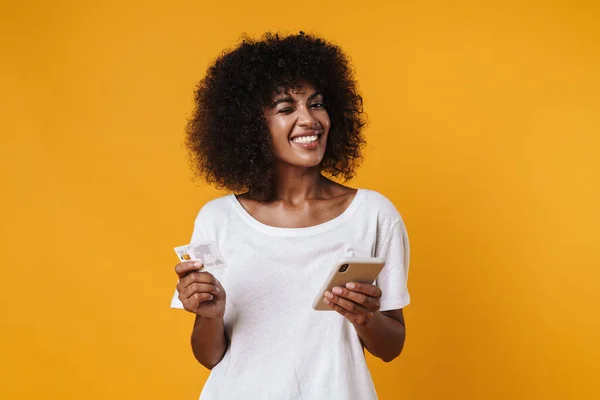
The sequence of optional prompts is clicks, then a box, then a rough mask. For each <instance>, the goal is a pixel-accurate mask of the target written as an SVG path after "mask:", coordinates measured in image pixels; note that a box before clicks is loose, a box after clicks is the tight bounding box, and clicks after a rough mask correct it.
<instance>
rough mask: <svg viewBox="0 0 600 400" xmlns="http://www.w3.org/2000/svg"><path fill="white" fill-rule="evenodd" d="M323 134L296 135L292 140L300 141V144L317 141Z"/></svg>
mask: <svg viewBox="0 0 600 400" xmlns="http://www.w3.org/2000/svg"><path fill="white" fill-rule="evenodd" d="M321 135H322V133H316V134H314V135H302V136H296V137H294V138H292V139H291V140H292V142H294V143H298V144H305V143H315V142H317V141H318V140H319V138H320V137H321Z"/></svg>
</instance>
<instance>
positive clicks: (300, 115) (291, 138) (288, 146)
mask: <svg viewBox="0 0 600 400" xmlns="http://www.w3.org/2000/svg"><path fill="white" fill-rule="evenodd" d="M278 92H279V94H278V95H277V96H276V97H275V101H274V102H273V104H272V105H271V107H269V108H267V109H266V110H265V120H266V122H267V125H268V126H269V128H270V131H271V137H272V140H273V148H274V154H275V157H276V158H277V159H278V161H280V162H283V163H287V164H291V165H294V164H297V165H303V166H305V167H316V166H318V165H319V164H320V163H321V161H322V160H323V156H324V155H325V149H326V146H325V144H326V143H327V135H328V133H329V128H330V126H331V121H330V119H329V114H327V110H326V109H325V105H324V104H323V95H322V94H321V93H320V92H318V91H317V90H316V89H315V88H314V87H313V86H312V85H311V84H310V83H308V82H300V83H299V84H298V86H296V87H295V88H293V89H292V90H285V88H280V89H279V90H278ZM309 150H313V151H309Z"/></svg>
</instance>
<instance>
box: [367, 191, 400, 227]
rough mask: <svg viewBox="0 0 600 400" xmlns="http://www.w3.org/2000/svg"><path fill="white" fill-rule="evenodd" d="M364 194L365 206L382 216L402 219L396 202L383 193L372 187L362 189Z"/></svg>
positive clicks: (396, 219)
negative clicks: (371, 188)
mask: <svg viewBox="0 0 600 400" xmlns="http://www.w3.org/2000/svg"><path fill="white" fill-rule="evenodd" d="M361 192H362V196H363V207H365V208H366V209H369V210H371V211H373V212H375V213H377V215H378V216H380V217H381V218H386V219H387V218H389V219H391V220H395V221H398V220H401V219H402V218H401V217H400V213H399V212H398V209H397V208H396V206H395V205H394V203H393V202H392V201H391V200H390V199H388V198H387V197H386V196H384V195H383V194H381V193H379V192H377V191H375V190H370V189H361Z"/></svg>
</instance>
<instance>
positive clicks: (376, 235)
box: [172, 32, 410, 400]
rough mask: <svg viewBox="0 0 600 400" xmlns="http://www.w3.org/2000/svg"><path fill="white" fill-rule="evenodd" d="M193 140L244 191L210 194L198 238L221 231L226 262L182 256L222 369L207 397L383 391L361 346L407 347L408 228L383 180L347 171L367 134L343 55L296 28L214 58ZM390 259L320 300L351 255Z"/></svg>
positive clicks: (211, 172)
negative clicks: (362, 179) (370, 184)
mask: <svg viewBox="0 0 600 400" xmlns="http://www.w3.org/2000/svg"><path fill="white" fill-rule="evenodd" d="M195 100H196V108H195V114H194V116H193V118H192V119H191V120H190V123H189V125H188V136H187V139H188V140H187V145H188V148H189V149H190V151H191V154H192V155H193V160H194V162H195V165H196V166H197V168H198V171H199V173H200V174H201V175H202V176H203V177H204V178H205V179H207V180H208V182H210V183H213V184H216V185H217V186H218V187H221V188H226V189H228V190H230V191H232V192H233V193H243V194H239V195H233V194H232V195H229V196H225V197H222V198H218V199H216V200H213V201H211V202H209V203H208V204H206V205H205V206H204V207H203V208H202V209H201V210H200V212H199V214H198V217H197V218H196V222H195V227H194V232H193V235H192V243H194V242H207V241H212V242H216V243H217V245H218V247H219V249H220V250H221V252H222V254H223V256H224V258H225V262H226V267H225V268H222V269H219V270H215V271H214V274H211V273H209V272H198V271H197V270H198V268H199V267H200V264H198V263H196V262H193V261H188V262H182V263H180V264H177V266H176V267H175V271H176V273H177V275H178V276H179V283H178V285H177V292H176V294H175V297H174V300H173V304H172V306H173V307H178V308H184V309H185V310H187V311H189V312H191V313H194V314H195V315H196V319H195V323H194V328H193V331H192V339H191V340H192V349H193V352H194V355H195V357H196V358H197V359H198V361H199V362H200V363H201V364H202V365H204V366H205V367H207V368H209V369H211V370H212V371H211V374H210V377H209V378H208V380H207V382H206V385H205V386H204V389H203V392H202V395H201V399H236V400H238V399H244V400H246V399H317V400H318V399H358V400H368V399H375V398H377V395H376V393H375V388H374V386H373V382H372V380H371V376H370V374H369V371H368V369H367V366H366V362H365V357H364V353H363V348H366V349H367V351H369V352H370V353H371V354H373V355H375V356H377V357H379V358H380V359H382V360H384V361H391V360H393V359H394V358H396V357H397V356H398V355H399V354H400V352H401V351H402V348H403V345H404V338H405V325H404V318H403V315H402V308H403V307H404V306H406V305H407V304H408V303H409V302H410V298H409V294H408V291H407V288H406V279H407V271H408V253H409V251H408V240H407V236H406V231H405V228H404V223H403V222H402V218H401V217H400V215H399V214H398V212H397V211H396V209H395V207H394V206H393V205H392V203H391V202H390V201H389V200H387V199H386V198H385V197H384V196H382V195H381V194H379V193H377V192H374V191H370V190H366V189H359V190H356V189H352V188H349V187H346V186H343V185H341V184H339V183H336V182H334V181H332V180H331V179H329V178H327V177H326V175H328V176H330V177H341V178H346V179H349V178H351V177H352V175H353V172H354V169H355V167H356V165H357V163H358V161H360V150H361V148H362V146H363V144H364V139H363V137H362V134H361V129H362V127H363V125H364V119H363V115H362V99H361V97H360V95H359V94H358V91H357V87H356V82H355V80H354V77H353V73H352V70H351V67H350V65H349V62H348V59H347V58H346V56H345V55H344V54H343V53H342V51H341V50H340V49H339V48H338V47H337V46H335V45H333V44H331V43H328V42H326V41H324V40H322V39H319V38H317V37H314V36H310V35H306V34H304V33H302V32H300V34H299V35H291V36H287V37H283V38H282V37H279V36H278V35H270V34H267V35H265V36H264V37H263V38H261V39H260V40H251V39H245V40H244V41H243V42H242V44H241V45H240V46H239V47H237V48H236V49H234V50H233V51H230V52H228V53H226V54H224V55H223V56H221V57H220V58H219V59H217V60H216V61H215V63H214V64H213V65H212V66H211V67H210V68H209V70H208V73H207V76H206V77H205V78H204V79H203V80H202V82H201V83H200V84H199V86H198V89H197V92H196V98H195ZM347 256H357V257H364V256H376V257H384V258H385V259H386V265H385V268H384V269H383V271H382V273H381V274H380V276H379V278H378V279H377V282H376V283H377V284H376V285H370V284H359V283H353V282H351V283H349V284H348V285H346V287H336V288H334V289H333V290H332V292H327V293H326V295H325V296H324V298H323V302H325V303H326V304H327V305H328V306H329V307H330V308H331V309H332V310H334V311H335V312H322V311H315V310H313V309H312V307H311V303H312V301H313V298H314V296H315V294H316V293H317V291H318V289H319V287H320V286H321V285H322V284H323V282H324V280H325V278H326V276H327V274H328V272H329V271H330V269H331V268H332V266H333V265H334V263H335V262H336V261H338V260H339V259H340V258H342V257H347Z"/></svg>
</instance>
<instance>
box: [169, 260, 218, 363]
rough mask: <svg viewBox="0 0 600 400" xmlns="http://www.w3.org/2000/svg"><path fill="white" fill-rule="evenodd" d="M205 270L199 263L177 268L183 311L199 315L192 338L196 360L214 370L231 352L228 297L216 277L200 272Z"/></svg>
mask: <svg viewBox="0 0 600 400" xmlns="http://www.w3.org/2000/svg"><path fill="white" fill-rule="evenodd" d="M201 267H202V264H200V263H199V262H197V261H185V262H182V263H179V264H177V265H176V266H175V272H176V273H177V275H178V276H179V283H178V284H177V291H178V292H179V300H180V301H181V303H182V304H183V308H184V309H185V310H187V311H189V312H191V313H193V314H196V320H195V321H194V329H193V330H192V338H191V342H192V351H193V353H194V356H195V357H196V359H197V360H198V362H200V364H202V365H203V366H205V367H206V368H208V369H212V368H213V367H214V366H215V365H217V364H218V363H219V362H220V361H221V360H222V359H223V356H224V355H225V352H226V350H227V336H226V334H225V325H224V323H223V315H225V303H226V301H225V299H226V295H225V290H224V289H223V286H221V283H220V282H219V281H218V280H217V279H216V278H215V277H214V276H213V275H212V274H210V273H208V272H198V270H199V269H200V268H201Z"/></svg>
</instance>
